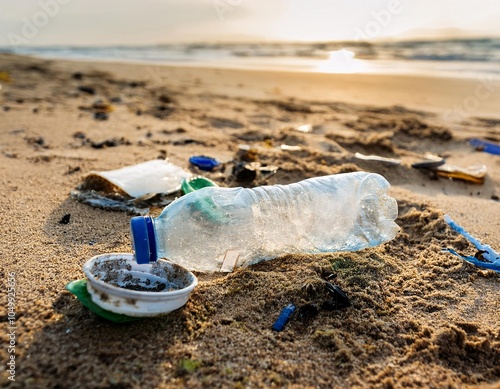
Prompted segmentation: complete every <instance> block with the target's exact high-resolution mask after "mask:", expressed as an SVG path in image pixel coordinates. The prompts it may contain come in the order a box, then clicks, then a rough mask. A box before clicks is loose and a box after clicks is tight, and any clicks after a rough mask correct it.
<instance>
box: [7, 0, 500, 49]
mask: <svg viewBox="0 0 500 389" xmlns="http://www.w3.org/2000/svg"><path fill="white" fill-rule="evenodd" d="M499 21H500V2H499V1H498V0H0V46H9V45H13V46H17V45H28V46H37V45H75V46H77V45H78V46H80V45H113V44H118V45H141V44H159V43H176V42H179V43H185V42H242V41H261V40H265V41H283V40H285V41H286V40H288V41H332V40H358V39H362V40H378V39H413V38H456V37H460V38H461V37H484V36H497V37H500V22H499Z"/></svg>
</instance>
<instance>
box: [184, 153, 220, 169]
mask: <svg viewBox="0 0 500 389" xmlns="http://www.w3.org/2000/svg"><path fill="white" fill-rule="evenodd" d="M189 163H190V164H192V165H194V166H196V167H197V168H199V169H200V170H205V171H207V172H211V171H212V170H214V169H215V168H216V167H218V166H219V165H220V164H221V163H220V162H219V161H217V160H216V159H215V158H212V157H207V156H205V155H198V156H192V157H190V158H189Z"/></svg>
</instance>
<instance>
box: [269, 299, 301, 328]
mask: <svg viewBox="0 0 500 389" xmlns="http://www.w3.org/2000/svg"><path fill="white" fill-rule="evenodd" d="M296 308H297V307H296V306H295V305H293V304H288V305H287V306H286V307H285V308H283V309H282V310H281V313H280V315H279V317H278V319H277V320H276V321H275V323H274V324H273V330H275V331H277V332H281V331H283V330H284V329H285V326H286V323H288V320H290V317H291V316H292V314H293V313H294V312H295V309H296Z"/></svg>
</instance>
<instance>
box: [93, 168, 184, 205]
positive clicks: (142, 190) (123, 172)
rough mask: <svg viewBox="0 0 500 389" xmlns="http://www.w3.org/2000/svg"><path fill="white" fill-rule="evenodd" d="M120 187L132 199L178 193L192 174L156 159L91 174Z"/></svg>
mask: <svg viewBox="0 0 500 389" xmlns="http://www.w3.org/2000/svg"><path fill="white" fill-rule="evenodd" d="M90 175H97V176H100V177H102V178H104V179H105V180H107V181H109V182H111V183H112V184H114V185H116V186H117V187H119V188H120V189H121V190H123V191H124V192H125V193H127V194H128V195H130V196H132V197H140V196H144V195H146V194H151V193H165V194H169V193H174V192H177V191H178V190H179V189H180V187H181V183H182V180H184V179H187V178H190V177H191V173H189V172H187V171H185V170H184V169H182V168H181V167H179V166H177V165H174V164H173V163H170V162H168V161H166V160H161V159H155V160H152V161H147V162H143V163H139V164H137V165H132V166H126V167H124V168H121V169H117V170H110V171H104V172H91V173H90Z"/></svg>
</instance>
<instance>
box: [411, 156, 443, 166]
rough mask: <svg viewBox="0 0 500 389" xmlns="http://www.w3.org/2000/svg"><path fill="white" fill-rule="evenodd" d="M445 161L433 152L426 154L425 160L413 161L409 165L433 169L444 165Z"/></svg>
mask: <svg viewBox="0 0 500 389" xmlns="http://www.w3.org/2000/svg"><path fill="white" fill-rule="evenodd" d="M445 163H446V161H445V159H444V158H441V157H439V156H437V155H433V154H426V155H425V160H423V161H419V162H415V163H414V164H412V165H411V167H412V168H415V169H430V170H432V169H435V168H437V167H439V166H441V165H444V164H445Z"/></svg>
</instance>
